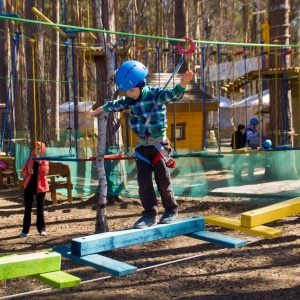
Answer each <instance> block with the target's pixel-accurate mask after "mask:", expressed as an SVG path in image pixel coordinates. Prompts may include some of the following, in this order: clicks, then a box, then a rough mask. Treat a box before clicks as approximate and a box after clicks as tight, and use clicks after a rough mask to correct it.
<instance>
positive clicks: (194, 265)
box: [0, 187, 300, 300]
mask: <svg viewBox="0 0 300 300" xmlns="http://www.w3.org/2000/svg"><path fill="white" fill-rule="evenodd" d="M22 201H23V200H22V197H21V195H20V190H19V189H18V188H14V187H7V188H6V189H4V190H0V206H1V218H0V228H1V238H0V255H4V254H12V253H15V254H25V253H33V252H38V251H46V250H52V248H53V247H55V246H59V245H70V243H71V240H72V238H74V237H80V236H85V235H90V234H93V232H94V229H95V216H96V211H95V208H96V206H95V197H91V198H89V199H86V200H81V199H74V201H73V203H68V202H67V201H66V198H65V197H63V196H61V197H60V201H59V204H58V205H53V204H52V202H51V201H50V195H47V201H46V212H45V215H46V224H47V233H48V235H47V236H46V237H40V236H39V235H38V233H37V231H36V229H35V226H34V223H35V215H34V216H33V219H32V227H31V236H30V237H27V238H19V237H18V234H19V233H20V232H21V223H22V218H23V211H24V208H23V203H22ZM267 201H269V199H264V198H262V197H259V198H255V199H253V198H252V199H250V198H245V197H243V198H242V197H214V196H206V197H203V198H198V199H187V198H185V199H179V200H178V202H179V205H180V217H188V216H193V215H199V216H206V215H210V214H219V215H223V216H230V217H232V218H238V216H239V214H240V213H242V212H244V211H248V210H251V209H253V208H256V207H259V205H261V204H263V203H267ZM141 211H142V208H141V205H140V202H139V200H137V199H120V201H117V202H115V203H114V204H113V205H110V206H108V208H107V215H108V224H109V229H110V231H113V230H122V229H126V228H131V227H132V225H133V223H134V222H135V221H136V220H137V219H138V218H139V216H140V213H141ZM160 211H161V207H160ZM161 212H162V211H161ZM299 221H300V218H299V215H295V216H291V217H288V218H284V219H282V220H279V221H276V222H272V223H270V224H267V225H268V226H272V227H276V228H280V229H282V230H283V232H284V233H283V235H282V236H280V237H278V238H274V239H266V238H262V237H257V236H253V235H249V234H245V233H242V232H239V231H233V230H229V229H225V228H220V227H215V226H211V225H206V229H207V230H211V231H214V232H219V233H222V234H226V235H230V236H234V237H238V238H242V239H245V240H247V241H248V245H247V246H246V247H244V248H240V249H226V248H224V247H222V246H218V245H215V244H212V243H206V242H203V241H200V240H196V239H193V238H189V237H186V236H179V237H174V238H171V239H164V240H159V241H155V242H150V243H146V244H139V245H136V246H131V247H127V248H121V249H115V250H113V251H108V252H106V253H105V255H106V256H108V257H111V258H114V259H117V260H120V261H122V262H126V263H128V264H132V265H135V266H137V268H138V272H137V273H135V274H132V275H128V276H124V277H114V276H110V275H109V274H107V273H103V272H100V271H98V270H95V269H93V268H91V267H88V266H84V265H81V264H78V263H76V262H74V261H71V260H69V259H66V258H63V259H62V267H61V269H62V270H63V271H65V272H68V273H70V274H72V275H75V276H78V277H80V278H81V280H82V283H81V285H79V286H77V287H73V288H68V289H56V288H51V287H50V286H48V285H45V284H43V283H41V282H39V281H37V280H36V279H33V278H31V277H23V278H17V279H10V280H5V281H0V299H24V300H25V299H47V300H54V299H72V300H73V299H222V300H223V299H272V300H274V299H285V300H286V299H300V255H299V254H300V249H299V248H300V240H299V238H300V222H299Z"/></svg>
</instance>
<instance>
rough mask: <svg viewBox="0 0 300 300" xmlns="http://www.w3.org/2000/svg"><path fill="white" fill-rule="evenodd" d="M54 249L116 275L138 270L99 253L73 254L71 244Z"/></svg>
mask: <svg viewBox="0 0 300 300" xmlns="http://www.w3.org/2000/svg"><path fill="white" fill-rule="evenodd" d="M53 251H57V252H58V253H60V254H61V255H62V256H63V257H66V258H69V259H72V260H74V261H76V262H78V263H81V264H84V265H87V266H90V267H93V268H95V269H97V270H100V271H102V272H106V273H109V274H111V275H114V276H124V275H130V274H133V273H135V272H136V271H137V267H136V266H132V265H129V264H126V263H123V262H121V261H118V260H114V259H111V258H108V257H105V256H102V255H99V254H91V255H86V256H82V257H79V256H76V255H73V254H72V253H71V247H70V246H59V247H54V248H53Z"/></svg>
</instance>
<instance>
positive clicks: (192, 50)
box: [141, 37, 195, 137]
mask: <svg viewBox="0 0 300 300" xmlns="http://www.w3.org/2000/svg"><path fill="white" fill-rule="evenodd" d="M184 39H186V40H187V41H189V42H190V49H188V50H183V49H181V47H180V45H179V43H178V44H177V48H178V50H179V52H181V56H180V59H179V61H178V63H177V66H176V68H175V70H174V71H173V73H172V74H171V76H170V78H169V80H168V81H167V83H166V84H165V86H164V87H163V89H162V90H161V92H163V91H164V90H165V89H166V87H167V86H168V84H169V83H170V81H171V80H172V78H174V76H175V75H176V74H177V73H178V71H179V69H180V68H181V66H182V65H183V62H184V58H185V55H186V54H191V53H193V52H194V50H195V45H194V43H193V41H192V39H190V38H188V37H184ZM158 100H159V98H157V99H156V101H155V103H154V105H153V107H152V110H151V112H150V114H149V115H148V117H147V120H146V122H145V124H144V126H143V129H142V134H141V136H142V137H144V136H145V132H146V129H147V127H148V126H149V124H150V121H151V116H152V114H153V111H154V108H155V107H156V105H157V103H158Z"/></svg>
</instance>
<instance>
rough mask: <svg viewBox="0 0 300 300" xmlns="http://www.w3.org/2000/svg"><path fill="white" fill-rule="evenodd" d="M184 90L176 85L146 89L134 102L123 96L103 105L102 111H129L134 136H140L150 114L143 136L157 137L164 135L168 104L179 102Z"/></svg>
mask: <svg viewBox="0 0 300 300" xmlns="http://www.w3.org/2000/svg"><path fill="white" fill-rule="evenodd" d="M184 92H185V89H184V88H182V87H181V86H180V84H177V85H176V86H175V87H174V88H173V89H168V90H162V89H161V88H159V87H148V86H146V87H145V88H144V89H143V92H142V95H141V97H140V99H138V100H134V99H132V98H130V97H128V96H123V97H121V98H119V99H117V100H113V101H109V102H107V103H105V105H104V106H103V109H104V111H105V112H109V111H122V110H125V109H130V110H131V111H130V117H129V122H130V128H131V130H132V131H133V133H134V134H136V135H140V134H142V132H143V127H144V124H145V122H146V120H147V118H148V116H149V115H150V114H151V111H152V108H153V106H154V105H155V102H156V100H157V99H158V100H157V103H156V106H155V108H154V109H153V112H152V114H151V119H150V123H149V126H148V127H147V129H146V131H145V134H146V135H148V136H151V137H159V136H163V135H165V131H166V129H167V127H168V125H167V121H168V118H167V108H166V105H165V104H167V103H169V102H175V101H178V100H180V99H181V98H182V97H183V95H184Z"/></svg>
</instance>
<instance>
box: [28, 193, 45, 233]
mask: <svg viewBox="0 0 300 300" xmlns="http://www.w3.org/2000/svg"><path fill="white" fill-rule="evenodd" d="M45 195H46V193H36V192H34V191H33V190H32V189H31V188H26V189H25V191H24V204H25V213H24V219H23V231H22V232H24V233H28V232H29V229H30V225H31V212H32V204H33V200H34V198H35V199H36V228H37V230H38V232H42V231H45V229H46V225H45V217H44V202H45Z"/></svg>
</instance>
